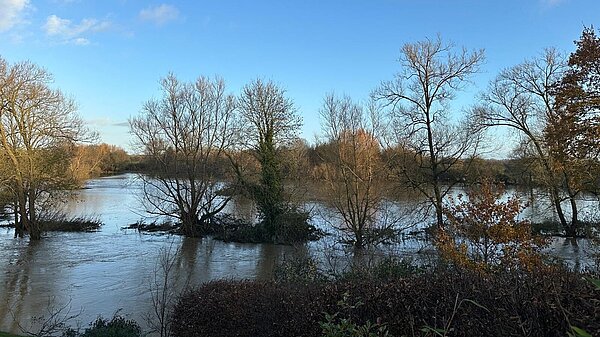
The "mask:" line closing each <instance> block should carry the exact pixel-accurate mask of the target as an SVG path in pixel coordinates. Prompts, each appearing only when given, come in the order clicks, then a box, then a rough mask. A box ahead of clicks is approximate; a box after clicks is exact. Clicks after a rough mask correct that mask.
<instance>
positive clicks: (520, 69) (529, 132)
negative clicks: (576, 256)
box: [476, 49, 580, 236]
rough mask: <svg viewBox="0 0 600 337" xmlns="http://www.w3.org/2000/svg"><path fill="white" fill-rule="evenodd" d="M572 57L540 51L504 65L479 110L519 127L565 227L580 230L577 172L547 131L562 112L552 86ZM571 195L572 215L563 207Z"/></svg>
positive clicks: (489, 119)
mask: <svg viewBox="0 0 600 337" xmlns="http://www.w3.org/2000/svg"><path fill="white" fill-rule="evenodd" d="M565 67H566V61H565V58H564V56H563V55H562V54H560V53H558V52H557V51H556V50H554V49H546V50H545V51H544V52H543V53H542V54H541V55H540V56H539V57H537V58H533V59H530V60H527V61H525V62H523V63H521V64H519V65H517V66H514V67H511V68H508V69H505V70H503V71H502V72H501V73H500V74H499V75H498V77H496V79H494V80H493V81H492V82H491V83H490V85H489V89H488V91H487V92H486V93H485V94H484V95H483V99H482V102H483V105H482V106H481V107H479V108H477V109H476V114H477V116H478V117H479V118H480V120H481V121H482V123H483V124H484V125H486V126H505V127H509V128H511V129H513V130H516V131H517V132H518V135H519V136H520V138H521V144H520V148H519V150H520V152H521V153H520V155H521V156H523V157H524V158H531V159H532V160H533V164H534V166H535V167H534V172H535V171H536V169H537V172H536V173H537V174H536V178H537V180H538V183H540V184H541V185H542V186H544V187H545V188H546V190H547V191H548V194H549V196H550V199H551V202H552V205H553V207H554V209H555V210H556V213H557V215H558V218H559V220H560V223H561V225H562V226H563V228H564V230H565V233H566V234H567V235H569V236H574V235H575V234H576V229H577V226H578V222H579V220H578V209H577V204H576V200H575V198H576V195H577V194H578V193H579V192H580V191H579V189H578V188H577V187H576V185H575V184H574V183H575V180H574V178H575V176H574V175H573V172H570V171H569V169H568V166H565V165H564V164H566V163H565V161H564V160H562V159H561V158H559V157H558V156H556V155H554V154H553V153H552V151H551V149H550V147H549V143H548V142H547V139H545V137H544V130H545V129H547V127H548V125H549V123H550V122H551V121H552V120H555V119H556V118H557V110H556V109H555V96H554V95H553V94H552V87H553V85H554V84H555V83H557V82H558V81H559V80H560V79H561V78H562V77H563V75H564V72H565V70H566V68H565ZM563 201H568V203H569V205H570V208H571V219H570V220H567V215H566V214H565V212H564V210H563V207H564V206H563V204H562V203H563Z"/></svg>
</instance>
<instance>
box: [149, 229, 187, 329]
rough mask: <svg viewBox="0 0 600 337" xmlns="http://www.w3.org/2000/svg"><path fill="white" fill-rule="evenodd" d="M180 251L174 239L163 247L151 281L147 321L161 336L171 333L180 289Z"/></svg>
mask: <svg viewBox="0 0 600 337" xmlns="http://www.w3.org/2000/svg"><path fill="white" fill-rule="evenodd" d="M180 253H181V248H175V242H174V241H170V242H169V244H168V246H164V247H161V248H160V250H159V253H158V260H157V261H156V264H155V266H154V273H153V275H152V279H151V281H150V296H151V298H152V312H151V313H149V314H148V315H147V317H146V321H147V322H148V325H149V326H150V328H151V329H152V330H153V332H158V333H159V335H160V337H168V336H170V333H171V310H172V307H173V303H174V302H175V299H176V298H177V295H178V290H180V289H179V288H178V287H177V284H176V275H175V271H176V270H175V269H176V265H177V262H178V260H177V257H178V256H179V255H180Z"/></svg>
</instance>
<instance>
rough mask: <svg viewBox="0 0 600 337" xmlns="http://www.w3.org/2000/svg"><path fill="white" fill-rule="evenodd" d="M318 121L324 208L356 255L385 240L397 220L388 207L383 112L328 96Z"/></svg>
mask: <svg viewBox="0 0 600 337" xmlns="http://www.w3.org/2000/svg"><path fill="white" fill-rule="evenodd" d="M321 119H322V124H323V131H324V135H325V137H326V139H325V140H326V143H325V144H324V145H323V146H319V149H320V151H319V156H320V158H321V160H322V161H323V163H322V164H321V165H320V166H321V167H319V168H318V171H319V172H321V176H322V177H320V178H322V179H323V182H324V187H325V190H326V191H327V192H328V198H327V202H328V203H329V204H330V205H331V206H332V207H333V209H334V210H335V211H336V213H337V214H338V215H339V218H340V219H339V220H340V221H339V223H333V225H334V227H336V228H337V229H339V230H340V231H342V233H343V234H344V235H345V236H346V241H348V242H350V243H352V245H353V246H354V248H356V249H362V248H363V247H364V246H366V245H368V244H374V243H377V242H379V241H381V240H384V239H385V238H389V236H390V235H391V234H392V233H391V232H393V231H394V228H395V225H397V222H398V221H397V218H398V217H396V216H392V215H391V214H390V213H391V212H389V209H388V207H386V206H387V205H388V203H386V200H385V196H386V192H389V191H386V189H385V187H384V186H385V184H386V183H385V182H384V179H385V178H386V169H385V165H384V163H383V161H382V156H381V152H380V143H381V138H382V133H383V129H384V128H385V126H384V125H383V116H382V112H381V110H380V109H379V108H378V107H377V106H376V105H375V104H374V103H373V104H369V106H368V107H366V108H365V107H363V106H361V105H359V104H357V103H354V102H353V101H352V100H351V99H350V98H349V97H343V98H338V97H335V96H334V95H328V96H327V97H326V98H325V101H324V104H323V107H322V108H321Z"/></svg>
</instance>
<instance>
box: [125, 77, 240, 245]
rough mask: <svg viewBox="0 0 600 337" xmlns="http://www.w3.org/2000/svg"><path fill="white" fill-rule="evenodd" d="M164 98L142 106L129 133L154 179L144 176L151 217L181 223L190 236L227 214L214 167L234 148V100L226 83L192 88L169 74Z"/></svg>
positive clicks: (204, 80) (198, 83) (200, 82)
mask: <svg viewBox="0 0 600 337" xmlns="http://www.w3.org/2000/svg"><path fill="white" fill-rule="evenodd" d="M161 89H162V94H163V96H162V97H161V98H160V99H158V100H150V101H148V102H147V103H146V104H144V106H143V108H142V112H141V113H140V115H139V116H137V117H135V118H133V119H131V120H130V128H131V133H132V134H133V135H134V137H135V140H136V142H137V144H138V145H139V146H140V147H141V148H142V149H143V152H144V154H145V155H146V156H147V157H148V160H149V163H150V166H151V167H150V170H151V174H149V175H140V177H141V179H142V181H143V192H144V194H143V197H144V200H145V202H146V203H147V206H148V211H149V212H150V213H152V214H157V215H165V216H170V217H174V218H176V219H178V220H179V221H180V222H181V226H182V232H183V234H184V235H186V236H198V235H200V234H201V233H200V231H199V228H198V227H199V225H200V226H201V225H205V224H206V223H207V222H208V221H209V220H210V219H211V217H213V216H214V215H216V214H217V213H218V212H220V211H221V210H223V208H224V207H225V205H226V204H227V202H228V201H229V198H223V197H220V196H218V194H217V191H218V189H219V182H218V181H217V179H216V177H215V176H214V173H215V171H216V170H215V168H214V164H215V162H216V160H217V159H219V157H221V156H222V155H224V152H225V151H226V150H227V149H228V147H229V146H230V145H231V142H232V140H233V130H232V127H231V121H232V118H233V114H234V111H235V99H234V97H233V96H232V95H228V94H226V92H225V83H224V81H223V80H222V79H219V78H215V79H209V78H206V77H199V78H198V79H197V80H196V81H195V82H193V83H184V82H181V81H179V80H178V79H177V78H176V77H175V75H173V74H170V75H168V76H167V77H165V78H163V79H162V80H161Z"/></svg>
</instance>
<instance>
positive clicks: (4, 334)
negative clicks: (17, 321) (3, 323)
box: [0, 331, 22, 337]
mask: <svg viewBox="0 0 600 337" xmlns="http://www.w3.org/2000/svg"><path fill="white" fill-rule="evenodd" d="M0 337H22V336H20V335H13V334H11V333H8V332H2V331H0Z"/></svg>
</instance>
